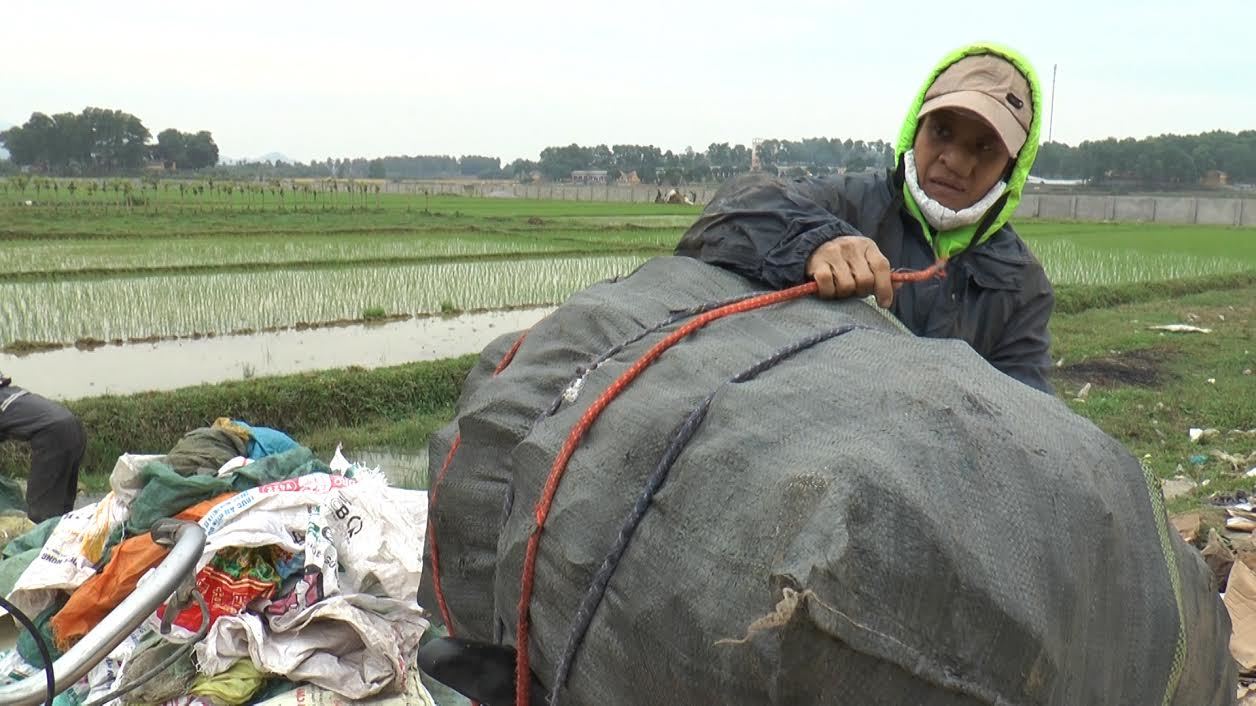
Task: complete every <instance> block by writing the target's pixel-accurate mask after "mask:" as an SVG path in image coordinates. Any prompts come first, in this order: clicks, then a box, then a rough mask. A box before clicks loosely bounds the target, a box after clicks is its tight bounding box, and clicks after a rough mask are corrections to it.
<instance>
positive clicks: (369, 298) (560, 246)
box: [0, 185, 1256, 507]
mask: <svg viewBox="0 0 1256 706" xmlns="http://www.w3.org/2000/svg"><path fill="white" fill-rule="evenodd" d="M139 195H140V196H143V197H144V198H143V200H142V202H137V203H136V204H135V205H132V206H126V205H119V204H120V202H121V201H123V200H124V194H123V195H120V192H119V193H114V192H113V191H112V190H106V191H104V192H101V191H100V190H99V188H98V189H97V191H96V193H95V195H94V197H93V198H87V197H86V195H85V191H82V190H80V191H78V192H77V194H76V195H75V196H74V197H72V198H71V197H70V195H69V194H68V193H67V192H66V190H65V189H61V190H60V191H59V192H57V194H56V200H50V199H47V198H44V195H43V194H41V198H40V199H39V200H37V201H38V202H37V203H36V204H35V205H32V206H23V205H16V204H17V203H18V202H19V201H20V200H21V199H20V197H21V196H22V194H21V193H20V192H19V191H17V190H16V188H15V187H13V186H12V185H10V187H9V189H8V190H5V189H4V188H2V187H0V247H3V248H4V252H5V257H4V258H2V259H0V260H2V261H0V345H11V344H14V343H15V342H20V341H42V342H47V343H53V344H66V343H71V342H74V341H76V340H79V339H83V338H92V339H100V340H110V339H128V338H129V339H144V338H151V337H163V336H178V335H186V334H190V333H211V332H213V333H221V332H226V331H239V330H253V329H265V328H282V327H285V326H292V325H296V324H298V323H307V324H317V323H319V322H325V321H333V320H354V319H362V318H370V317H368V316H367V315H368V314H370V315H371V317H377V316H379V315H381V314H382V315H413V314H422V313H431V312H445V313H449V312H455V311H459V310H470V309H481V308H501V307H513V306H520V305H531V304H549V303H556V302H559V301H561V300H562V299H563V298H565V297H566V296H567V295H568V294H569V293H570V292H571V291H574V290H576V289H579V288H581V287H583V286H585V285H587V284H589V283H591V282H593V281H595V280H598V279H602V278H605V277H610V276H614V275H616V274H623V273H625V272H627V271H630V270H631V269H632V268H633V267H635V266H636V265H637V264H638V263H640V262H641V261H643V260H644V259H645V258H647V257H650V256H653V255H656V254H661V253H666V252H669V251H670V250H671V249H672V248H673V247H674V245H675V243H676V241H677V239H678V238H679V236H680V234H681V233H682V232H683V230H684V228H685V226H686V225H687V224H688V223H690V222H691V221H692V220H693V218H695V217H696V215H697V213H698V211H699V209H698V208H696V207H691V206H668V205H655V204H624V203H616V204H599V203H587V202H547V201H529V200H511V199H471V198H462V197H453V196H431V197H428V196H425V195H422V194H409V195H397V194H379V195H378V198H377V195H376V194H374V193H372V192H367V193H365V194H362V193H357V192H355V193H354V194H352V198H350V195H349V194H346V193H338V194H334V195H332V197H329V195H328V194H326V193H323V194H320V195H319V196H318V197H315V196H313V195H312V194H309V193H304V192H302V193H299V194H297V195H296V198H293V194H292V193H289V194H288V195H287V196H285V197H284V200H283V201H282V202H281V201H280V200H279V199H278V197H277V196H276V195H275V194H270V193H267V194H265V198H266V202H265V204H264V205H263V204H262V203H261V197H262V195H261V194H259V193H257V192H253V193H251V194H242V193H240V192H239V191H233V193H232V194H230V195H228V194H225V193H217V194H202V195H200V196H195V197H193V196H190V195H188V194H187V193H186V192H185V193H184V194H183V195H182V196H180V194H179V193H178V191H177V190H176V189H166V188H164V185H162V187H161V188H157V189H145V190H143V191H142V192H139ZM26 198H31V199H32V200H35V199H34V194H33V192H29V191H28V193H27V194H26ZM281 204H282V207H281ZM1019 231H1020V232H1021V233H1022V235H1024V236H1025V238H1026V239H1027V240H1028V241H1029V242H1030V243H1031V245H1032V247H1033V248H1034V250H1035V252H1037V253H1038V255H1039V257H1040V259H1041V260H1042V261H1043V264H1044V266H1045V267H1046V268H1047V270H1048V271H1049V273H1050V274H1051V276H1052V279H1053V281H1054V282H1055V283H1056V286H1057V295H1058V296H1057V313H1056V316H1055V317H1054V319H1053V322H1052V333H1053V336H1054V348H1053V358H1054V359H1056V360H1058V361H1060V365H1059V366H1058V367H1057V368H1056V369H1055V370H1054V373H1053V376H1054V378H1055V382H1056V384H1057V386H1058V388H1059V392H1060V395H1061V397H1062V398H1064V399H1065V400H1066V401H1067V404H1069V405H1071V406H1072V407H1073V408H1074V409H1075V410H1076V411H1077V412H1078V413H1079V414H1082V415H1084V416H1086V417H1088V418H1090V419H1091V420H1093V421H1094V422H1095V423H1096V424H1098V425H1099V426H1100V427H1101V428H1103V429H1104V430H1105V431H1107V432H1109V433H1110V434H1112V435H1113V436H1115V437H1117V438H1118V439H1120V440H1121V441H1123V442H1124V443H1125V444H1126V445H1127V446H1128V447H1129V448H1130V449H1131V451H1133V452H1134V453H1136V454H1137V455H1138V456H1139V457H1140V458H1143V459H1144V460H1145V462H1146V463H1147V464H1148V465H1149V466H1150V467H1151V468H1152V469H1153V470H1154V471H1155V472H1156V473H1157V474H1158V475H1160V476H1162V477H1172V476H1175V475H1183V476H1186V477H1189V478H1192V479H1193V480H1195V481H1197V482H1200V483H1202V482H1204V481H1208V485H1206V486H1203V487H1202V488H1201V489H1200V490H1199V491H1198V492H1197V493H1196V494H1194V495H1192V496H1188V497H1186V498H1183V499H1179V500H1176V501H1174V503H1173V504H1172V505H1173V506H1174V507H1180V506H1183V505H1188V504H1191V503H1197V502H1199V501H1200V500H1201V499H1202V498H1204V497H1206V496H1207V495H1208V494H1210V493H1211V492H1214V491H1216V490H1218V489H1220V490H1223V491H1224V490H1233V489H1236V488H1238V487H1245V488H1248V489H1251V488H1253V487H1256V479H1250V478H1245V477H1243V476H1242V475H1241V471H1245V470H1246V468H1242V469H1235V468H1234V464H1233V463H1232V462H1231V460H1228V459H1240V458H1241V459H1246V458H1248V457H1249V456H1250V455H1251V454H1253V453H1256V434H1252V433H1248V430H1250V429H1252V428H1253V427H1256V376H1253V375H1252V374H1250V373H1249V372H1247V371H1250V370H1251V369H1252V368H1256V358H1254V357H1253V351H1256V341H1253V340H1252V339H1253V335H1254V334H1253V331H1256V231H1252V230H1237V229H1233V228H1221V227H1193V226H1192V227H1171V226H1153V225H1133V224H1123V225H1112V224H1059V223H1056V224H1052V223H1028V224H1024V225H1021V226H1020V227H1019ZM1165 323H1196V324H1197V325H1199V326H1204V327H1207V328H1210V329H1212V333H1209V334H1193V335H1191V334H1162V333H1160V332H1157V331H1152V330H1149V329H1148V326H1151V325H1155V324H1165ZM470 364H471V361H470V359H468V358H463V359H457V360H451V361H443V362H438V363H424V364H413V365H411V366H404V367H402V368H386V369H381V370H373V371H365V370H348V371H329V372H326V373H319V374H307V375H297V376H289V377H283V378H263V379H254V380H249V381H247V382H240V383H232V384H226V385H217V386H206V387H199V388H189V389H186V390H179V391H174V392H163V393H150V394H145V395H136V396H130V397H114V398H95V399H85V400H79V401H76V402H73V403H72V406H73V408H74V409H75V411H76V412H78V413H79V414H80V415H81V416H82V417H83V418H84V419H85V420H86V422H87V423H88V424H89V433H90V435H91V436H92V439H93V441H92V446H91V449H90V452H89V453H90V454H91V458H90V459H89V460H90V463H89V467H90V468H91V469H93V470H94V471H97V473H96V474H93V475H89V476H88V478H87V480H86V482H87V483H88V484H89V485H92V486H99V485H100V484H101V483H102V480H103V476H102V475H100V474H99V472H100V471H106V472H107V470H108V468H109V467H111V465H112V458H113V457H115V456H116V455H117V454H118V453H120V452H121V451H124V450H154V449H157V450H160V449H162V448H166V447H168V446H169V445H170V444H172V443H173V441H174V440H176V439H177V438H178V436H179V435H180V434H181V433H182V432H183V431H186V430H187V429H189V428H191V427H194V426H197V425H200V424H204V423H206V422H207V421H209V420H211V419H212V418H213V417H216V416H219V415H221V414H233V415H238V416H242V417H246V418H249V419H250V420H253V421H256V422H258V423H269V424H274V425H277V426H281V427H284V428H287V429H289V430H290V431H292V432H293V433H294V434H296V435H297V436H299V437H301V438H302V439H304V440H306V441H307V442H308V443H310V444H311V445H313V446H314V447H315V449H316V450H317V451H319V452H320V453H328V452H330V450H331V448H332V447H334V445H335V443H337V442H338V441H344V442H345V443H346V444H347V445H348V446H349V447H350V448H355V447H356V448H363V449H365V448H388V449H395V450H398V451H400V452H403V453H406V452H414V453H420V452H422V450H423V449H424V448H425V446H426V438H427V435H428V434H429V433H430V431H431V430H432V429H434V428H436V427H437V426H438V425H439V424H441V423H442V422H443V421H444V420H447V419H448V418H449V417H450V416H451V415H452V413H453V412H452V410H453V404H454V402H455V400H456V396H457V381H458V380H460V379H461V376H462V375H463V374H465V371H466V370H467V369H468V368H469V366H470ZM413 380H420V381H425V382H419V383H412V382H403V381H413ZM1086 384H1090V388H1089V390H1088V394H1087V395H1086V397H1085V398H1084V400H1078V399H1076V393H1077V392H1078V391H1079V390H1080V389H1081V388H1082V387H1083V386H1085V385H1086ZM415 385H417V387H415ZM119 419H126V420H128V422H127V424H125V425H118V424H117V420H119ZM1191 427H1199V428H1215V429H1217V430H1218V435H1217V436H1216V437H1213V438H1211V439H1209V440H1208V442H1207V443H1205V444H1202V445H1201V444H1193V443H1192V442H1191V441H1190V439H1189V437H1188V435H1187V431H1188V429H1189V428H1191ZM1236 430H1237V431H1236ZM1232 432H1234V433H1232ZM1214 452H1217V453H1214ZM1240 465H1241V464H1240ZM1252 465H1256V462H1253V464H1252ZM0 469H3V470H4V471H5V472H9V473H21V472H23V470H24V461H23V460H22V458H21V455H20V452H19V451H15V450H14V445H12V444H9V445H5V446H4V447H0Z"/></svg>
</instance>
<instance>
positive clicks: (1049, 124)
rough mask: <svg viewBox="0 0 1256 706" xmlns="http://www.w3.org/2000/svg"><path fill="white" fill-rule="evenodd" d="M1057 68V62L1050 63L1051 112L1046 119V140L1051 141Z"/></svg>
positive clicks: (1053, 130)
mask: <svg viewBox="0 0 1256 706" xmlns="http://www.w3.org/2000/svg"><path fill="white" fill-rule="evenodd" d="M1059 68H1060V65H1059V64H1052V65H1051V112H1050V118H1049V119H1048V121H1047V142H1052V141H1053V140H1052V138H1053V137H1054V136H1055V73H1056V71H1057V70H1059Z"/></svg>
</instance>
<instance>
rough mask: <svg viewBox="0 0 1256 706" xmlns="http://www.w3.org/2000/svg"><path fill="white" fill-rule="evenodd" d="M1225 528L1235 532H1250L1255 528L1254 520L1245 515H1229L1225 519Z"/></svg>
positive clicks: (1255, 521)
mask: <svg viewBox="0 0 1256 706" xmlns="http://www.w3.org/2000/svg"><path fill="white" fill-rule="evenodd" d="M1225 528H1226V529H1228V530H1234V531H1235V532H1251V531H1252V530H1256V520H1252V519H1250V518H1247V517H1231V518H1228V519H1226V521H1225Z"/></svg>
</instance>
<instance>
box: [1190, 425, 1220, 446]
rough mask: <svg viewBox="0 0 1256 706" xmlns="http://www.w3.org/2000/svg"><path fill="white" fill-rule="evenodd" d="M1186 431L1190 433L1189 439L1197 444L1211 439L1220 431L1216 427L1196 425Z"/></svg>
mask: <svg viewBox="0 0 1256 706" xmlns="http://www.w3.org/2000/svg"><path fill="white" fill-rule="evenodd" d="M1188 433H1189V434H1190V437H1191V441H1193V442H1195V443H1197V444H1198V443H1201V442H1204V441H1208V440H1209V439H1212V438H1213V437H1215V436H1217V435H1218V434H1220V433H1221V432H1219V431H1217V430H1216V429H1199V428H1197V427H1191V430H1190V431H1189V432H1188Z"/></svg>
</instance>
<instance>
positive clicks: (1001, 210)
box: [894, 44, 1042, 257]
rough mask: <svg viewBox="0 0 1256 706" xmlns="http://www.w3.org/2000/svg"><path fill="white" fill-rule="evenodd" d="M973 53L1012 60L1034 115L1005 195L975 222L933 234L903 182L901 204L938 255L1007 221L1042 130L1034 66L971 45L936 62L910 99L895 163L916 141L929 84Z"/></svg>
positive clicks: (1002, 51) (992, 47)
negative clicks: (1025, 86)
mask: <svg viewBox="0 0 1256 706" xmlns="http://www.w3.org/2000/svg"><path fill="white" fill-rule="evenodd" d="M975 54H996V55H998V56H1001V57H1003V58H1005V59H1007V60H1008V61H1010V62H1012V64H1013V65H1015V66H1016V68H1017V69H1020V72H1021V73H1022V74H1024V75H1025V78H1026V79H1027V80H1028V81H1029V91H1030V94H1031V96H1030V100H1031V101H1032V104H1033V107H1034V115H1033V119H1032V120H1031V121H1030V125H1029V135H1028V136H1027V137H1026V138H1025V145H1024V146H1023V147H1021V151H1020V154H1018V155H1017V156H1016V166H1015V167H1014V168H1013V169H1012V177H1011V179H1009V180H1008V184H1007V191H1006V192H1004V197H1005V198H1002V199H1000V200H999V201H996V202H995V204H994V206H993V207H991V209H990V212H987V213H986V215H985V216H984V217H982V219H981V221H979V222H978V223H977V224H975V225H971V226H967V227H965V228H957V229H955V230H948V231H945V232H941V233H934V232H933V227H932V226H930V225H929V223H928V222H927V221H925V218H924V216H923V215H921V213H920V208H919V207H918V206H917V205H916V200H915V199H914V198H912V195H911V191H910V190H908V188H907V185H906V184H904V185H903V187H902V188H903V198H904V199H905V201H904V203H905V205H906V206H907V210H908V211H910V212H911V214H912V216H914V217H915V218H916V220H917V221H920V225H921V227H922V228H924V232H925V233H930V234H932V235H933V249H934V251H935V252H936V253H937V254H938V256H939V257H952V256H954V255H957V254H959V253H961V252H963V251H964V250H966V249H967V248H968V247H970V246H972V245H976V244H977V243H980V242H982V241H984V240H985V239H986V238H988V237H990V234H991V233H994V232H996V231H998V230H999V229H1000V228H1002V227H1003V225H1004V224H1005V223H1007V221H1008V219H1009V218H1011V217H1012V214H1013V213H1015V212H1016V207H1017V206H1018V205H1019V204H1020V199H1021V191H1022V190H1023V189H1024V188H1025V179H1026V178H1027V177H1028V176H1029V169H1030V167H1032V166H1033V165H1034V159H1035V158H1036V157H1037V156H1038V137H1039V135H1040V134H1041V132H1042V86H1041V85H1040V84H1039V83H1038V74H1037V73H1036V72H1034V67H1033V66H1031V65H1030V64H1029V61H1028V60H1026V59H1025V57H1023V56H1021V55H1020V54H1018V53H1016V52H1014V51H1012V50H1011V49H1008V48H1006V47H1001V46H998V45H996V44H973V45H971V46H968V47H964V48H963V49H958V50H956V51H954V52H951V53H950V54H949V55H947V57H946V58H944V59H943V60H942V61H941V62H940V63H939V64H938V65H937V68H935V69H934V70H933V72H932V73H930V74H929V79H928V80H927V81H925V84H924V85H923V86H921V88H920V92H919V93H917V94H916V99H915V100H914V101H912V104H911V109H910V110H908V111H907V120H905V121H904V122H903V129H902V131H900V132H899V134H898V144H897V145H896V146H895V149H894V163H895V165H896V166H898V167H900V168H901V167H902V164H903V154H904V153H905V152H907V151H908V150H910V149H911V148H912V145H913V144H914V143H915V141H916V126H917V123H918V120H917V118H916V116H917V114H918V113H920V106H922V105H924V102H925V93H927V92H928V90H929V87H930V86H932V85H933V82H934V81H935V80H936V79H937V77H938V75H939V74H941V73H942V72H943V71H945V70H946V69H947V67H949V66H950V65H951V64H954V63H955V62H957V61H959V60H960V59H963V58H964V57H966V56H973V55H975ZM978 228H981V232H980V233H978V232H977V229H978ZM974 236H975V237H974Z"/></svg>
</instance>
